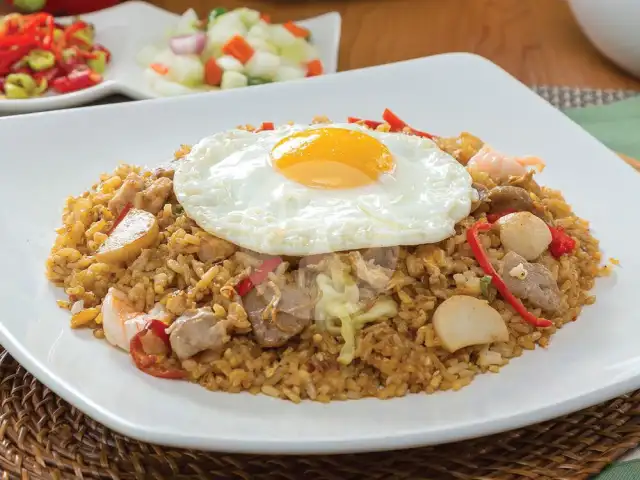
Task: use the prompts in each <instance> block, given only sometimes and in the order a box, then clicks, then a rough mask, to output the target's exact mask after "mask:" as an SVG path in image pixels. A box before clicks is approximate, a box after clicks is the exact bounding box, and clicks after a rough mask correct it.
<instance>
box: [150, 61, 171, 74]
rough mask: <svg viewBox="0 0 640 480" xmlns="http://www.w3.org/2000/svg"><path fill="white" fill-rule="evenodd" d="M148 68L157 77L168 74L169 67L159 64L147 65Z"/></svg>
mask: <svg viewBox="0 0 640 480" xmlns="http://www.w3.org/2000/svg"><path fill="white" fill-rule="evenodd" d="M149 67H150V68H151V70H153V71H154V72H156V73H157V74H158V75H166V74H167V73H169V67H167V66H166V65H163V64H161V63H152V64H151V65H149Z"/></svg>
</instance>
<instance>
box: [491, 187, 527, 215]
mask: <svg viewBox="0 0 640 480" xmlns="http://www.w3.org/2000/svg"><path fill="white" fill-rule="evenodd" d="M487 198H488V200H489V201H490V202H491V212H493V213H499V212H504V211H507V210H512V211H515V212H522V211H526V212H534V210H535V205H534V203H533V200H532V199H531V197H530V196H529V192H527V191H526V190H525V189H524V188H520V187H513V186H504V187H495V188H492V189H491V190H489V194H488V195H487Z"/></svg>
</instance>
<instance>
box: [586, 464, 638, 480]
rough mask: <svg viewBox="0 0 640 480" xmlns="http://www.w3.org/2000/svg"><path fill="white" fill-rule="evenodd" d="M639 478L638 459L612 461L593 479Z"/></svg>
mask: <svg viewBox="0 0 640 480" xmlns="http://www.w3.org/2000/svg"><path fill="white" fill-rule="evenodd" d="M639 478H640V460H630V461H628V462H619V463H614V464H613V465H611V466H609V467H607V468H605V469H604V470H603V471H602V473H601V474H600V475H598V476H597V477H596V478H595V479H594V480H638V479H639Z"/></svg>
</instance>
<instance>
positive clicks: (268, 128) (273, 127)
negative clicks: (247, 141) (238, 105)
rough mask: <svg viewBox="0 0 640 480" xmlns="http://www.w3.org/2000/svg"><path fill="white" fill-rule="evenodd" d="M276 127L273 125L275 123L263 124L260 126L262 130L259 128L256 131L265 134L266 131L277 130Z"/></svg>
mask: <svg viewBox="0 0 640 480" xmlns="http://www.w3.org/2000/svg"><path fill="white" fill-rule="evenodd" d="M275 128H276V127H275V125H274V124H273V122H262V125H260V128H257V129H256V130H255V132H256V133H258V132H264V131H265V130H275Z"/></svg>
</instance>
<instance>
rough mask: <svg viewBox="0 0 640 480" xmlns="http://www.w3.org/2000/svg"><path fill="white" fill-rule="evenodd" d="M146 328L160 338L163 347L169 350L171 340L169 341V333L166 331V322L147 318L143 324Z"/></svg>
mask: <svg viewBox="0 0 640 480" xmlns="http://www.w3.org/2000/svg"><path fill="white" fill-rule="evenodd" d="M145 328H146V329H147V330H150V331H151V332H153V334H154V335H155V336H156V337H158V338H159V339H160V340H162V343H164V345H165V347H166V348H167V349H168V350H169V351H171V342H170V341H169V334H168V333H167V324H166V323H164V322H161V321H160V320H149V322H147V325H146V326H145Z"/></svg>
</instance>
